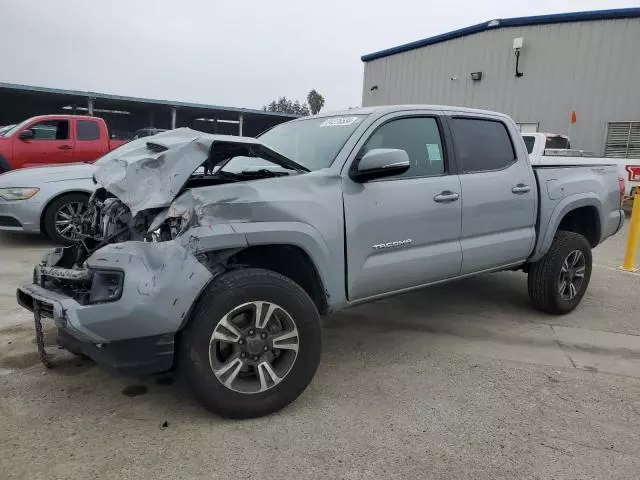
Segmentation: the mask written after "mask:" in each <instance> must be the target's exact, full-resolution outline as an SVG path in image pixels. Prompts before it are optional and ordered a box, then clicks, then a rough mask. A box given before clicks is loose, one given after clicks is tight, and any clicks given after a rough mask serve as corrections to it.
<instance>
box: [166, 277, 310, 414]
mask: <svg viewBox="0 0 640 480" xmlns="http://www.w3.org/2000/svg"><path fill="white" fill-rule="evenodd" d="M255 301H267V302H272V303H275V304H277V305H279V306H281V307H282V308H283V309H285V310H286V311H287V312H288V313H289V315H290V317H291V318H292V319H293V320H294V322H295V326H296V327H297V330H298V341H299V348H298V351H297V356H296V357H295V360H294V363H293V365H292V366H291V367H290V370H289V371H288V373H287V374H286V375H285V376H284V378H283V379H282V380H281V381H280V383H278V384H276V385H274V386H272V387H270V389H268V390H266V391H263V392H257V393H241V392H237V391H235V390H232V389H231V388H228V387H227V386H225V385H224V384H223V383H222V381H221V380H219V379H218V377H216V375H215V374H214V372H213V367H212V365H211V364H210V357H209V348H210V346H209V341H210V339H211V337H212V334H213V331H214V329H215V328H216V326H217V325H218V323H219V321H220V320H221V319H222V318H223V317H224V316H225V315H226V314H227V313H229V312H231V311H232V310H234V309H235V308H236V307H238V306H240V305H243V304H246V303H248V302H255ZM321 351H322V327H321V324H320V316H319V315H318V311H317V310H316V307H315V305H314V303H313V302H312V300H311V299H310V298H309V296H308V295H307V293H306V292H305V291H304V290H303V289H302V288H301V287H300V286H299V285H298V284H296V283H295V282H293V281H292V280H290V279H289V278H287V277H285V276H283V275H280V274H278V273H275V272H272V271H269V270H263V269H257V268H248V269H242V270H233V271H230V272H228V273H226V274H224V275H222V276H220V277H219V278H217V279H215V280H214V281H213V282H212V283H211V285H210V286H209V287H208V288H207V290H206V291H205V293H204V295H203V296H202V298H201V299H200V300H199V301H198V304H197V305H196V307H195V309H194V311H193V314H192V316H191V318H190V321H189V323H188V326H187V328H186V330H185V331H184V332H183V334H182V339H181V345H180V351H179V355H180V358H179V359H178V369H179V371H180V372H181V373H182V374H183V376H184V377H185V379H186V381H187V384H188V385H189V386H190V387H191V389H192V390H193V392H194V393H195V395H196V397H197V398H198V400H199V401H200V402H201V403H202V404H203V405H204V407H205V408H207V409H208V410H209V411H211V412H213V413H216V414H218V415H220V416H222V417H227V418H253V417H260V416H263V415H267V414H269V413H272V412H275V411H277V410H280V409H281V408H283V407H285V406H286V405H288V404H289V403H290V402H292V401H293V400H295V399H296V398H297V397H298V396H299V395H300V394H301V393H302V392H303V391H304V390H305V388H306V387H307V385H309V383H310V382H311V380H312V378H313V376H314V374H315V372H316V369H317V368H318V364H319V363H320V355H321Z"/></svg>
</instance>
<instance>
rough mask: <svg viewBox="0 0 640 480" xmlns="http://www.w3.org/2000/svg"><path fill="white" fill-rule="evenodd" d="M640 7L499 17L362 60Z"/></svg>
mask: <svg viewBox="0 0 640 480" xmlns="http://www.w3.org/2000/svg"><path fill="white" fill-rule="evenodd" d="M638 17H640V8H619V9H613V10H592V11H588V12H571V13H554V14H550V15H536V16H534V17H517V18H499V19H495V20H488V21H486V22H482V23H478V24H476V25H471V26H470V27H465V28H461V29H459V30H454V31H452V32H447V33H443V34H440V35H436V36H434V37H429V38H424V39H422V40H417V41H415V42H410V43H405V44H404V45H398V46H397V47H392V48H387V49H386V50H381V51H379V52H374V53H369V54H367V55H363V56H362V57H360V59H361V60H362V61H363V62H370V61H371V60H376V59H378V58H383V57H388V56H390V55H395V54H396V53H402V52H408V51H409V50H415V49H416V48H421V47H426V46H428V45H433V44H436V43H440V42H445V41H447V40H453V39H454V38H460V37H464V36H467V35H472V34H474V33H479V32H484V31H486V30H493V29H495V28H501V27H521V26H525V25H546V24H550V23H568V22H589V21H594V20H614V19H618V18H638Z"/></svg>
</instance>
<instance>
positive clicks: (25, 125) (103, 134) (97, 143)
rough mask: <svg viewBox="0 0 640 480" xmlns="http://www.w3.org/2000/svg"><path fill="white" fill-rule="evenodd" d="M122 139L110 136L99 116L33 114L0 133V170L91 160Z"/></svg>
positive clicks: (119, 143)
mask: <svg viewBox="0 0 640 480" xmlns="http://www.w3.org/2000/svg"><path fill="white" fill-rule="evenodd" d="M122 143H124V142H123V141H116V140H110V139H109V132H108V130H107V125H106V123H105V121H104V120H103V119H101V118H98V117H89V116H80V115H42V116H37V117H32V118H29V119H27V120H25V121H23V122H21V123H19V124H18V125H15V126H14V127H12V128H11V129H9V130H7V131H5V132H4V133H3V135H2V136H0V173H3V172H8V171H10V170H16V169H18V168H25V167H31V166H37V165H45V164H63V163H80V162H92V161H94V160H96V159H98V158H100V157H101V156H102V155H104V154H105V153H107V152H108V151H110V150H111V149H113V148H115V147H117V146H120V145H122Z"/></svg>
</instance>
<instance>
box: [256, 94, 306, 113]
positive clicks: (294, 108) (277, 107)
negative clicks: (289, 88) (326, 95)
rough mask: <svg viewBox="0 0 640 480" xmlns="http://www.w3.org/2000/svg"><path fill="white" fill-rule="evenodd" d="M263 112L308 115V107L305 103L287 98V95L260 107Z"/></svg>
mask: <svg viewBox="0 0 640 480" xmlns="http://www.w3.org/2000/svg"><path fill="white" fill-rule="evenodd" d="M262 110H264V111H265V112H278V113H290V114H293V115H302V116H305V115H309V107H308V106H307V105H306V104H305V103H300V102H299V101H298V100H296V101H295V102H294V101H293V100H289V99H288V98H287V97H280V98H279V99H278V100H277V101H276V100H274V101H273V102H271V103H270V104H269V105H265V106H263V107H262Z"/></svg>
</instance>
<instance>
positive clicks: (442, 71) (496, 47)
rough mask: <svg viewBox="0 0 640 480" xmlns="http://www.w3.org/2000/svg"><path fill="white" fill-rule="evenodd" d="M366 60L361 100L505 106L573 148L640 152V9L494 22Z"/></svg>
mask: <svg viewBox="0 0 640 480" xmlns="http://www.w3.org/2000/svg"><path fill="white" fill-rule="evenodd" d="M362 61H363V62H364V64H365V67H364V85H363V94H362V104H363V106H373V105H388V104H407V103H423V104H441V105H460V106H466V107H475V108H484V109H489V110H497V111H500V112H504V113H507V114H509V115H511V116H512V117H513V119H514V120H515V121H516V122H518V123H519V124H520V128H521V130H523V131H541V132H553V133H561V134H567V133H569V134H570V136H571V140H572V142H571V143H572V148H578V149H582V150H590V151H593V152H596V153H598V154H605V155H607V156H623V157H624V156H626V157H628V158H640V8H627V9H619V10H600V11H591V12H577V13H563V14H556V15H542V16H536V17H523V18H508V19H497V20H491V21H488V22H485V23H481V24H478V25H473V26H471V27H467V28H463V29H460V30H456V31H453V32H449V33H445V34H442V35H438V36H435V37H431V38H426V39H424V40H419V41H416V42H413V43H409V44H406V45H401V46H398V47H394V48H390V49H387V50H383V51H380V52H376V53H372V54H369V55H364V56H363V57H362ZM572 112H575V115H573V114H572ZM572 117H573V120H575V123H573V124H572V123H571V119H572Z"/></svg>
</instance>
